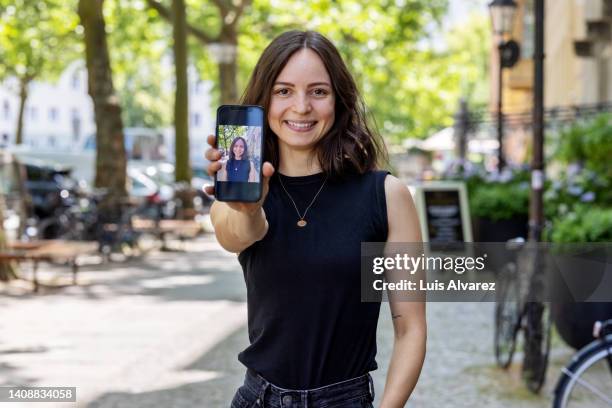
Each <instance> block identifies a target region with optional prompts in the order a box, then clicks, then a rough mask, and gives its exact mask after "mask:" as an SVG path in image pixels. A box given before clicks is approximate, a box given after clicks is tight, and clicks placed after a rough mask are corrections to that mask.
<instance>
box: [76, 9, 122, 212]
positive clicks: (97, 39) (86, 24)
mask: <svg viewBox="0 0 612 408" xmlns="http://www.w3.org/2000/svg"><path fill="white" fill-rule="evenodd" d="M103 4H104V0H79V16H80V19H81V23H82V25H83V28H84V34H85V56H86V62H87V74H88V90H89V95H90V96H91V98H92V100H93V104H94V112H95V121H96V146H97V149H96V178H95V186H96V187H100V188H106V189H108V193H109V196H108V198H109V200H108V201H107V203H108V204H113V205H114V204H116V203H117V202H118V201H119V200H121V199H123V198H125V196H126V195H127V194H126V186H125V182H126V153H125V144H124V136H123V122H122V120H121V106H120V105H119V99H118V97H117V95H116V94H115V90H114V88H113V79H112V71H111V67H110V57H109V53H108V45H107V41H106V27H105V21H104V15H103V14H102V7H103Z"/></svg>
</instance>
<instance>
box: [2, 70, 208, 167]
mask: <svg viewBox="0 0 612 408" xmlns="http://www.w3.org/2000/svg"><path fill="white" fill-rule="evenodd" d="M189 74H190V75H189V78H190V82H189V109H190V112H189V135H190V144H191V158H192V162H193V163H201V162H203V154H204V153H203V152H204V150H205V148H206V136H207V135H208V134H211V132H213V131H214V121H215V118H214V117H213V115H212V112H211V106H212V100H211V88H212V84H211V83H210V82H205V81H201V80H199V79H198V75H197V72H196V71H195V69H193V68H190V72H189ZM18 114H19V98H18V87H17V83H16V81H14V80H11V79H9V80H7V81H5V82H4V83H2V84H0V145H4V146H8V145H11V144H13V143H14V142H15V134H16V129H17V118H18ZM95 131H96V125H95V118H94V109H93V102H92V100H91V97H90V96H89V94H88V93H87V71H86V69H85V67H84V63H83V62H82V61H76V62H74V63H72V64H70V65H69V66H68V67H67V68H66V70H65V71H64V72H63V73H62V74H61V75H60V77H59V78H58V80H57V81H56V82H54V83H50V82H38V81H33V82H32V83H31V85H30V87H29V96H28V99H27V100H26V105H25V111H24V117H23V144H24V145H27V146H30V147H32V148H36V149H41V150H54V151H65V152H71V153H75V152H80V151H83V150H86V149H87V148H88V147H89V146H91V141H92V139H94V140H95ZM159 133H160V134H161V135H162V136H163V140H164V150H165V152H166V156H167V157H166V159H167V160H168V161H174V153H173V152H174V129H173V128H170V127H168V128H164V129H159Z"/></svg>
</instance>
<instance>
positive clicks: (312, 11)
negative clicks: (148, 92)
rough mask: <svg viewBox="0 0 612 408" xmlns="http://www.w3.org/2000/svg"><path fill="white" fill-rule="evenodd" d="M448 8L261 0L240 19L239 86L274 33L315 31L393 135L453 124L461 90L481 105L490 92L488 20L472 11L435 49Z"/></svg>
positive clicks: (438, 0)
mask: <svg viewBox="0 0 612 408" xmlns="http://www.w3.org/2000/svg"><path fill="white" fill-rule="evenodd" d="M446 8H447V2H446V0H435V1H424V0H398V1H379V2H368V1H357V0H338V1H334V2H330V1H323V0H310V1H304V2H295V1H291V0H256V1H255V2H254V4H253V9H252V12H251V13H250V14H248V15H245V16H244V18H243V20H244V21H243V23H242V24H241V36H240V47H239V52H240V54H239V62H240V77H239V89H243V87H244V85H245V84H246V80H247V78H248V76H249V74H250V72H251V70H252V69H253V67H254V65H255V63H256V61H257V58H258V57H259V55H260V54H261V52H262V51H263V48H264V47H265V46H266V45H267V44H268V43H269V42H270V40H271V39H272V38H274V37H275V36H276V35H278V34H280V33H281V32H283V31H285V30H287V29H313V30H317V31H319V32H321V33H323V34H324V35H326V36H328V37H329V38H330V39H331V40H332V41H333V42H334V43H335V44H336V45H337V47H338V48H339V50H340V52H341V53H342V55H343V57H344V59H345V61H346V62H347V64H348V65H349V69H350V70H351V72H352V73H353V75H354V76H355V78H356V80H357V82H358V86H359V88H360V89H361V91H362V94H363V95H364V98H365V100H366V103H367V105H368V106H369V108H370V109H371V113H372V115H373V117H374V118H375V120H376V122H377V124H378V127H379V129H380V130H381V132H382V133H383V135H384V136H385V137H386V138H387V139H388V140H390V141H396V142H398V141H400V140H401V139H403V138H406V137H425V136H428V135H429V134H431V132H433V131H435V130H437V129H439V128H442V127H445V126H450V125H451V124H452V116H453V113H454V112H455V111H456V109H457V105H458V100H459V97H460V96H467V97H468V99H469V100H470V102H472V103H475V104H476V105H478V106H482V105H483V104H484V101H485V100H486V98H487V96H488V95H487V94H486V77H487V75H486V72H487V71H486V70H487V67H486V66H487V62H488V45H489V37H488V35H489V34H488V33H489V28H488V20H487V18H486V16H472V17H470V19H469V20H468V22H467V23H466V24H464V25H463V26H461V27H455V28H453V29H452V30H450V31H449V32H448V35H447V36H446V37H444V36H442V40H445V41H443V42H444V46H443V47H441V48H440V49H437V48H436V47H433V46H431V44H430V42H429V41H428V37H429V36H430V33H431V32H434V31H439V30H441V26H440V20H441V17H442V16H443V14H444V13H445V11H446ZM483 90H484V92H483Z"/></svg>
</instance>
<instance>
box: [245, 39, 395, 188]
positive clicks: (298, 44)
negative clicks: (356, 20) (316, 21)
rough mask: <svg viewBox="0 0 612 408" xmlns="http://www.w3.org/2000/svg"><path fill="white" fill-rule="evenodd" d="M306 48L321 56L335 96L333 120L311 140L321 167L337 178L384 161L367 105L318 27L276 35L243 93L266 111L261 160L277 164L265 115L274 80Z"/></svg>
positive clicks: (275, 145) (275, 140)
mask: <svg viewBox="0 0 612 408" xmlns="http://www.w3.org/2000/svg"><path fill="white" fill-rule="evenodd" d="M304 48H309V49H311V50H313V51H314V52H316V53H317V54H318V55H319V57H320V58H321V60H322V61H323V64H324V65H325V68H326V69H327V72H328V74H329V77H330V79H331V84H332V87H333V89H334V93H335V96H336V103H335V108H334V110H335V120H334V124H333V125H332V127H331V128H330V130H329V131H328V132H327V133H326V134H325V135H324V136H323V137H322V138H321V139H320V140H319V141H318V142H317V144H316V145H315V152H316V155H317V158H318V159H319V162H320V164H321V168H322V170H323V172H324V173H325V174H327V175H329V176H330V177H332V178H336V177H343V176H345V175H347V174H351V173H352V174H354V173H357V174H363V173H365V172H367V171H370V170H375V169H377V168H380V167H381V166H386V164H387V163H388V156H387V151H386V148H385V144H384V142H383V140H382V138H381V137H380V135H379V134H378V132H377V131H376V127H375V126H372V125H370V124H369V123H368V117H367V113H366V112H367V108H366V106H365V103H364V102H363V99H362V97H361V96H360V94H359V91H358V89H357V85H356V84H355V80H354V79H353V77H352V75H351V73H350V72H349V70H348V68H347V67H346V64H345V63H344V61H343V60H342V57H341V56H340V53H339V52H338V50H337V49H336V47H335V46H334V44H332V42H331V41H330V40H328V39H327V38H326V37H325V36H323V35H321V34H319V33H318V32H316V31H297V30H294V31H287V32H285V33H283V34H281V35H279V36H278V37H276V38H275V39H274V40H273V41H272V42H271V43H270V44H269V45H268V46H267V47H266V49H265V50H264V52H263V53H262V55H261V57H259V61H258V62H257V65H256V66H255V69H254V70H253V73H252V74H251V78H250V80H249V83H248V85H247V87H246V89H245V91H244V94H243V95H242V98H241V103H242V104H246V105H260V106H263V107H264V109H265V111H266V115H265V119H264V121H265V124H264V126H265V133H266V136H267V137H266V142H265V149H264V158H265V160H268V161H270V162H271V163H272V164H273V165H274V167H275V168H277V169H278V165H279V149H278V138H277V136H276V134H274V132H272V129H271V128H270V125H269V123H268V118H267V110H268V108H269V106H270V99H271V97H272V88H273V86H274V82H275V81H276V78H277V77H278V76H279V74H280V73H281V71H282V70H283V68H284V67H285V65H286V64H287V61H289V58H291V56H292V55H293V54H295V53H296V52H298V51H300V50H301V49H304ZM372 120H373V118H372Z"/></svg>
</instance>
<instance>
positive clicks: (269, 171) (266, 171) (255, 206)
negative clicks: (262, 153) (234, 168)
mask: <svg viewBox="0 0 612 408" xmlns="http://www.w3.org/2000/svg"><path fill="white" fill-rule="evenodd" d="M207 142H208V144H209V145H210V146H211V147H210V149H208V150H207V151H206V153H205V157H206V159H208V160H209V161H210V164H209V165H208V168H207V171H208V175H210V176H211V177H214V176H215V174H216V173H217V172H218V171H219V170H221V167H222V166H223V165H222V164H221V162H220V159H221V152H219V150H217V149H216V148H215V136H214V135H209V136H208V139H207ZM261 173H262V178H263V191H262V194H261V199H260V200H259V201H258V202H256V203H241V202H226V203H225V204H227V205H228V206H229V207H230V208H231V209H233V210H236V211H240V212H242V213H245V214H248V215H253V214H256V213H257V212H258V210H259V209H260V208H261V206H262V205H263V202H264V200H265V198H266V195H267V194H268V190H269V184H270V177H272V175H273V174H274V167H273V166H272V164H271V163H270V162H264V164H263V166H262V169H261ZM206 192H207V193H208V194H211V195H214V194H215V186H214V185H213V186H206Z"/></svg>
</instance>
